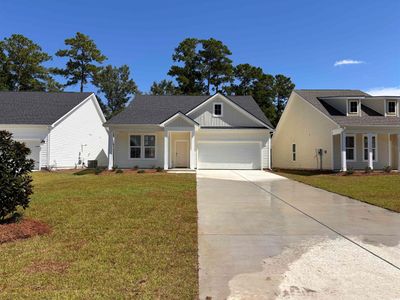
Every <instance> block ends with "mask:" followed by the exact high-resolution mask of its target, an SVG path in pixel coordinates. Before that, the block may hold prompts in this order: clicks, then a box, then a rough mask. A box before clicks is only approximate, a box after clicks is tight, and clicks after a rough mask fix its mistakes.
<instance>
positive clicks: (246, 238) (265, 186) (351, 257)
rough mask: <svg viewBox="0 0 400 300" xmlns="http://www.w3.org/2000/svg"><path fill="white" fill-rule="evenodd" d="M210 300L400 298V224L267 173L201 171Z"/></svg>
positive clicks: (203, 274) (202, 256)
mask: <svg viewBox="0 0 400 300" xmlns="http://www.w3.org/2000/svg"><path fill="white" fill-rule="evenodd" d="M197 184H198V185H197V193H198V195H197V196H198V197H197V199H198V209H199V264H200V271H199V278H200V299H205V298H206V297H207V296H208V297H212V299H227V298H228V299H279V298H284V299H309V298H315V299H317V298H323V299H338V298H341V299H354V298H358V299H376V298H382V299H383V298H384V299H395V298H400V288H399V285H397V284H396V282H400V269H399V266H400V247H399V241H400V232H399V228H400V215H399V214H397V213H392V212H389V211H387V210H384V209H381V208H378V207H374V206H371V205H368V204H364V203H362V202H359V201H355V200H351V199H348V198H346V197H342V196H338V195H336V194H333V193H329V192H326V191H323V190H320V189H315V188H312V187H310V186H307V185H304V184H301V183H297V182H294V181H291V180H289V179H286V178H283V177H280V176H277V175H274V174H271V173H266V172H263V171H202V170H200V171H198V172H197Z"/></svg>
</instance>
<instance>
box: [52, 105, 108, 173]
mask: <svg viewBox="0 0 400 300" xmlns="http://www.w3.org/2000/svg"><path fill="white" fill-rule="evenodd" d="M94 101H96V100H94V99H93V98H91V99H89V100H88V101H86V102H83V103H82V104H81V105H80V106H79V107H78V108H76V109H75V110H74V111H73V112H72V113H71V114H70V115H68V116H67V117H66V118H65V119H63V120H62V121H61V122H60V123H58V124H57V125H55V127H54V128H53V129H52V130H51V133H50V143H49V151H50V155H49V164H50V166H51V167H54V168H74V167H77V166H79V162H84V163H85V165H87V161H88V160H97V161H98V165H99V166H107V164H108V158H107V149H108V133H107V130H106V129H105V128H104V127H103V121H102V119H101V117H100V114H99V112H98V110H97V108H96V104H95V102H94Z"/></svg>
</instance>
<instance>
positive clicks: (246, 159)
mask: <svg viewBox="0 0 400 300" xmlns="http://www.w3.org/2000/svg"><path fill="white" fill-rule="evenodd" d="M197 168H198V169H238V170H239V169H250V170H251V169H261V146H260V143H258V142H254V143H252V142H199V144H198V161H197Z"/></svg>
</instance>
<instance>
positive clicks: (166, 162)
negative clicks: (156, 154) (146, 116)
mask: <svg viewBox="0 0 400 300" xmlns="http://www.w3.org/2000/svg"><path fill="white" fill-rule="evenodd" d="M168 134H169V133H168V131H167V130H165V131H164V170H168V169H169V151H168V150H169V138H168Z"/></svg>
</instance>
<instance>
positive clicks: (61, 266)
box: [25, 260, 69, 274]
mask: <svg viewBox="0 0 400 300" xmlns="http://www.w3.org/2000/svg"><path fill="white" fill-rule="evenodd" d="M68 268H69V263H67V262H61V261H54V260H45V261H38V262H34V263H33V264H31V265H30V266H29V267H27V268H25V272H26V273H58V274H60V273H64V272H65V271H67V269H68Z"/></svg>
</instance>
